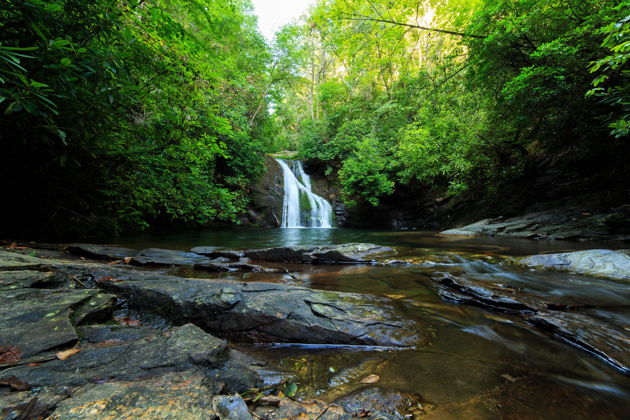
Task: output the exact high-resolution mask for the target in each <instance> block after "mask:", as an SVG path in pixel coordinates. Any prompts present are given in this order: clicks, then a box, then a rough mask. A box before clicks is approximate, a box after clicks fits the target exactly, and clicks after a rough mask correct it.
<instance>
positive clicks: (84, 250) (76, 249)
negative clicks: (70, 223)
mask: <svg viewBox="0 0 630 420" xmlns="http://www.w3.org/2000/svg"><path fill="white" fill-rule="evenodd" d="M66 250H67V251H68V252H69V253H71V254H74V255H78V256H80V257H86V258H92V259H96V260H122V259H124V258H127V257H133V256H135V255H138V251H137V250H135V249H131V248H123V247H120V246H107V245H92V244H70V245H68V247H67V248H66Z"/></svg>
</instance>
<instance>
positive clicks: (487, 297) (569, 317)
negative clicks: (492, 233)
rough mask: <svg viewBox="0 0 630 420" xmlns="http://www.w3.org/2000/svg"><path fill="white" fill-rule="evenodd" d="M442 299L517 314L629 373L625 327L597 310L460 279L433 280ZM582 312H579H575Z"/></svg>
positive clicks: (629, 362) (498, 285)
mask: <svg viewBox="0 0 630 420" xmlns="http://www.w3.org/2000/svg"><path fill="white" fill-rule="evenodd" d="M434 280H435V281H437V282H438V283H439V284H440V287H441V288H440V291H439V293H440V295H441V296H442V298H444V299H445V300H449V301H452V302H457V303H465V304H470V305H475V306H480V307H483V308H485V309H489V310H492V311H500V312H507V313H514V314H518V315H520V316H521V317H522V318H523V320H525V321H526V322H527V323H529V324H530V325H533V326H535V327H537V328H539V329H541V330H544V331H545V332H548V333H551V334H553V335H554V336H556V337H558V338H560V339H562V340H563V341H565V342H568V343H570V344H573V345H575V346H577V347H579V348H581V349H583V350H586V351H588V352H590V353H592V354H594V355H596V356H598V357H600V358H601V359H602V360H604V361H605V362H607V363H608V364H610V365H612V366H613V367H615V368H616V369H618V370H620V371H621V372H623V373H625V374H630V351H628V342H630V334H629V333H628V331H627V329H626V328H624V326H617V325H614V323H613V322H612V321H611V320H610V319H602V316H601V315H598V314H596V313H595V312H596V311H591V310H589V309H588V305H587V306H586V309H585V308H582V307H580V306H574V305H571V304H567V303H565V302H563V301H562V300H560V299H553V298H549V297H541V296H536V295H534V294H531V293H529V292H527V291H525V290H522V289H521V288H517V287H510V286H506V285H504V284H501V283H495V282H489V281H481V280H476V279H473V278H466V279H464V278H460V277H455V276H452V275H447V276H443V277H440V278H435V279H434ZM578 309H581V310H582V312H574V311H575V310H578Z"/></svg>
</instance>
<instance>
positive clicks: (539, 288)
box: [117, 229, 630, 419]
mask: <svg viewBox="0 0 630 420" xmlns="http://www.w3.org/2000/svg"><path fill="white" fill-rule="evenodd" d="M117 242H118V243H121V244H123V245H126V246H130V247H133V248H137V249H142V248H147V247H160V248H169V249H181V250H188V249H190V248H192V247H193V246H199V245H203V246H217V247H221V248H225V249H245V248H247V249H252V248H264V247H275V246H285V245H327V244H339V243H347V242H369V243H376V244H379V245H387V246H392V247H394V248H395V249H396V250H397V254H396V256H395V258H393V259H395V260H399V261H401V264H392V265H385V266H383V265H334V266H317V265H315V266H310V265H306V266H305V265H287V264H283V265H282V268H283V270H286V271H285V273H280V274H270V273H238V274H208V273H186V274H187V275H189V276H190V275H192V276H198V277H208V278H223V279H225V278H227V279H232V280H234V281H247V282H248V281H263V282H281V283H286V284H295V285H300V286H307V287H311V288H315V289H321V290H331V291H341V292H353V293H366V294H372V295H380V296H386V297H388V298H390V299H391V301H392V305H394V306H395V307H396V310H397V311H399V312H400V313H401V314H403V315H404V317H406V318H409V319H412V320H414V321H415V322H416V325H417V327H416V328H418V329H419V330H420V332H421V333H422V336H423V337H425V338H424V341H423V342H422V343H421V345H420V346H417V347H416V348H415V349H413V350H403V351H401V350H395V351H394V350H391V349H379V348H361V347H352V346H347V347H344V346H317V345H309V346H304V345H302V346H300V345H287V344H282V345H273V344H266V345H264V346H262V345H259V346H257V345H239V346H242V348H244V349H245V350H247V351H248V352H253V353H254V354H255V355H256V356H257V357H260V358H262V359H264V360H267V361H268V362H270V366H273V367H274V369H277V370H279V371H281V372H285V373H286V374H287V375H296V377H295V379H294V380H295V382H296V383H297V385H298V395H299V396H300V397H302V398H319V399H324V400H328V401H332V400H334V399H335V398H336V397H339V396H341V395H345V394H348V393H349V392H351V391H353V390H360V389H361V387H363V386H364V385H362V384H361V383H360V380H361V379H362V378H365V377H367V376H369V375H377V376H378V382H377V383H376V385H378V386H380V387H385V388H392V389H396V390H398V391H403V392H409V393H414V394H419V395H420V396H421V397H422V399H423V401H426V405H425V410H424V411H423V412H422V418H435V419H463V418H466V419H474V418H479V419H490V418H514V419H521V418H522V419H532V418H541V419H567V418H571V419H573V418H619V419H621V418H626V417H625V416H626V415H627V413H628V412H630V378H629V377H628V376H626V375H624V374H623V373H622V372H620V371H619V370H618V369H615V367H613V366H611V365H610V364H608V363H606V362H605V361H604V360H601V359H599V358H598V357H596V356H595V355H593V354H590V353H589V352H588V351H585V349H580V348H575V347H573V346H571V345H570V344H568V343H566V342H563V341H562V339H559V338H558V337H554V336H551V335H549V334H546V333H545V332H542V331H539V330H536V329H534V328H531V326H529V325H528V324H527V323H525V322H524V321H523V320H522V319H521V318H520V317H518V316H516V315H513V314H508V313H500V312H496V311H488V310H485V309H482V308H477V307H475V306H469V305H461V304H455V303H450V302H448V301H446V300H444V299H443V298H442V297H440V294H439V293H438V287H437V286H436V284H435V281H434V278H435V277H436V276H440V275H443V274H454V275H460V276H461V275H463V276H466V277H468V278H473V279H476V280H480V281H485V280H489V279H492V280H497V279H501V281H502V282H503V283H505V285H506V287H518V288H520V289H522V290H526V291H528V292H531V293H532V294H535V295H537V296H547V297H553V298H554V299H556V300H557V299H559V300H560V301H562V302H566V303H567V304H571V305H589V306H591V307H596V308H597V310H598V311H599V315H600V316H601V317H603V318H607V319H611V320H612V319H614V320H615V323H616V324H617V325H622V326H624V329H625V331H628V330H629V328H630V327H629V326H630V288H628V287H627V285H625V284H622V283H617V282H613V281H609V280H604V279H596V278H592V277H586V276H580V275H574V274H568V273H559V272H552V271H534V270H531V269H526V268H522V267H518V266H516V265H514V264H512V263H511V260H510V257H515V256H523V255H530V254H539V253H550V252H563V251H575V250H583V249H593V248H608V249H619V248H624V246H625V247H627V244H625V245H624V243H623V242H619V243H615V242H605V243H594V242H562V241H532V240H525V239H507V238H470V237H452V236H441V235H438V234H435V233H432V232H413V231H407V232H404V231H403V232H392V231H365V230H348V229H237V230H226V231H208V232H190V233H179V234H168V235H162V236H146V237H139V238H127V239H123V240H118V241H117ZM402 262H404V264H403V263H402ZM627 351H630V344H629V346H628V349H627Z"/></svg>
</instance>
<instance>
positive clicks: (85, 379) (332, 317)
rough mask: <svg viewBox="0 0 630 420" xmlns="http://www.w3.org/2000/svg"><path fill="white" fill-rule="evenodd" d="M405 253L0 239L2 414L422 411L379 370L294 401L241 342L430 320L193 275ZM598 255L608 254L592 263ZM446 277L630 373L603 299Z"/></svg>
mask: <svg viewBox="0 0 630 420" xmlns="http://www.w3.org/2000/svg"><path fill="white" fill-rule="evenodd" d="M23 245H30V247H27V246H23ZM395 256H396V251H395V250H393V249H391V248H387V247H382V246H378V245H373V244H343V245H331V246H291V247H277V248H268V249H259V250H236V251H231V250H223V249H218V248H216V247H196V248H193V249H192V250H191V251H187V252H184V251H176V250H166V249H157V248H150V249H145V250H134V249H129V248H122V247H113V246H99V245H90V244H71V245H63V246H62V245H44V244H39V245H38V244H12V245H11V246H9V247H6V248H5V249H4V250H0V407H2V408H1V413H2V417H0V418H2V419H5V418H6V419H17V418H20V419H29V418H43V417H46V416H50V418H52V419H68V418H76V419H82V418H90V419H92V418H97V419H100V418H103V419H104V418H117V417H121V416H125V417H126V418H136V417H141V416H142V415H144V416H146V415H149V416H151V415H155V416H159V417H162V418H177V419H207V418H210V419H212V418H217V417H218V418H221V419H250V418H263V419H279V418H297V417H298V416H300V415H301V416H306V417H304V418H313V419H315V418H318V419H319V418H321V419H349V418H356V417H369V418H384V419H395V418H405V417H406V416H407V417H408V416H414V417H418V416H420V415H422V413H423V412H425V411H426V410H430V409H431V407H432V404H430V403H429V402H427V401H424V400H423V399H422V398H421V397H420V396H419V395H414V394H408V393H402V392H399V391H395V390H391V389H386V388H380V387H378V386H374V385H370V381H369V380H368V381H367V382H366V385H365V386H364V387H363V388H360V389H358V390H357V389H354V390H352V392H350V393H349V394H347V395H342V396H341V397H339V398H337V399H336V400H335V401H333V402H325V401H319V400H313V401H310V400H309V401H300V400H298V399H295V398H292V397H293V395H292V394H293V393H294V391H293V392H291V388H290V385H291V382H290V375H288V374H287V373H286V372H283V371H280V370H277V369H276V368H274V367H273V366H267V365H266V363H265V362H264V361H261V360H259V359H258V358H257V357H254V356H252V355H250V354H248V353H247V352H246V351H244V350H243V349H241V348H238V346H235V345H234V344H238V343H256V344H265V343H273V344H278V343H284V344H291V345H293V344H296V343H300V344H317V345H340V346H349V347H353V346H357V348H371V349H377V348H380V349H387V350H396V349H398V350H405V349H413V348H418V347H421V346H422V345H423V344H422V343H423V342H425V339H426V337H424V336H423V334H424V333H423V332H422V331H424V329H422V328H420V327H419V326H418V325H416V322H417V321H414V320H412V319H408V318H406V316H405V315H402V314H403V313H404V312H400V311H398V310H397V307H396V301H395V300H392V299H390V298H386V297H379V296H374V295H365V294H360V293H342V292H333V291H323V290H315V289H310V288H306V287H301V286H298V285H295V284H283V283H278V282H255V281H243V280H234V279H231V277H222V278H211V279H207V278H189V277H186V275H185V273H186V270H187V269H190V270H195V271H199V272H205V273H227V274H228V275H229V273H237V274H238V273H252V272H253V273H263V274H264V273H269V274H274V273H284V272H287V273H289V272H288V270H287V268H286V266H290V267H294V266H297V265H300V264H302V265H304V264H308V265H311V264H315V265H316V264H319V265H331V264H378V265H387V264H390V263H395V264H401V263H405V261H404V260H403V261H400V260H394V259H393V258H394V257H395ZM594 260H597V261H600V262H602V263H601V264H590V265H589V264H586V263H585V261H591V262H592V261H594ZM611 261H614V262H615V264H614V265H611V264H610V262H611ZM516 263H518V264H521V265H524V266H526V267H529V266H532V267H533V266H535V267H536V268H537V269H540V268H549V269H554V270H570V271H573V272H582V273H584V274H587V275H600V276H604V277H609V278H613V279H615V280H617V281H627V280H628V278H627V274H628V273H630V256H628V255H627V254H626V253H622V252H613V251H599V250H595V251H586V252H582V253H581V254H580V253H579V252H576V253H567V254H554V255H539V256H532V257H527V258H523V259H520V260H518V261H516ZM611 267H614V270H612V269H611ZM181 273H183V274H181ZM620 273H621V274H620ZM289 274H290V273H289ZM237 278H238V277H237ZM434 280H435V284H436V286H437V289H438V291H439V293H440V295H441V297H442V298H443V299H445V300H448V301H451V302H456V303H460V304H469V305H475V306H480V307H483V308H484V309H486V310H489V311H493V312H503V313H511V314H515V315H518V316H520V318H521V319H522V322H523V325H525V326H526V327H527V328H534V329H537V330H539V331H542V332H544V333H546V334H550V335H552V336H555V337H557V338H558V339H560V340H561V341H564V342H567V343H569V344H571V345H574V346H576V347H578V348H580V349H582V350H584V351H587V352H589V353H591V354H593V355H594V356H596V357H598V358H600V359H601V360H603V361H604V362H606V363H608V364H609V365H610V366H613V367H615V368H616V369H617V370H618V371H620V372H622V373H624V374H626V375H629V374H630V356H629V355H628V351H627V345H626V344H627V342H628V334H627V331H626V330H625V329H624V328H623V326H620V325H617V324H616V323H615V322H614V320H610V319H604V318H602V317H601V314H600V313H598V311H597V303H596V302H594V303H593V304H590V303H588V302H587V303H586V304H585V305H574V304H571V302H567V301H565V300H562V299H555V298H550V297H545V296H538V295H536V294H532V293H531V291H527V290H525V289H521V288H518V287H513V286H507V285H506V284H504V283H502V282H500V281H479V280H475V279H473V278H469V277H466V276H459V277H458V276H454V275H446V276H445V275H442V276H440V275H436V276H435V278H434ZM366 379H367V378H366Z"/></svg>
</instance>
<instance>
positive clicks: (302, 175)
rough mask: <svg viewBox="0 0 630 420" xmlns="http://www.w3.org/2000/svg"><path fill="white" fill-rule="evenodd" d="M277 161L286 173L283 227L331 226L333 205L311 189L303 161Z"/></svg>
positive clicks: (284, 173)
mask: <svg viewBox="0 0 630 420" xmlns="http://www.w3.org/2000/svg"><path fill="white" fill-rule="evenodd" d="M276 161H277V162H278V164H279V165H280V167H281V168H282V174H283V175H284V201H283V204H282V227H283V228H331V227H332V214H333V210H332V206H331V205H330V203H329V202H328V201H326V200H325V199H324V198H322V197H320V196H318V195H316V194H314V193H313V192H312V191H311V178H310V177H309V176H308V175H307V174H306V172H304V168H303V167H302V162H300V161H299V160H287V161H285V160H283V159H276ZM289 165H291V166H292V168H291V167H289Z"/></svg>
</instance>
